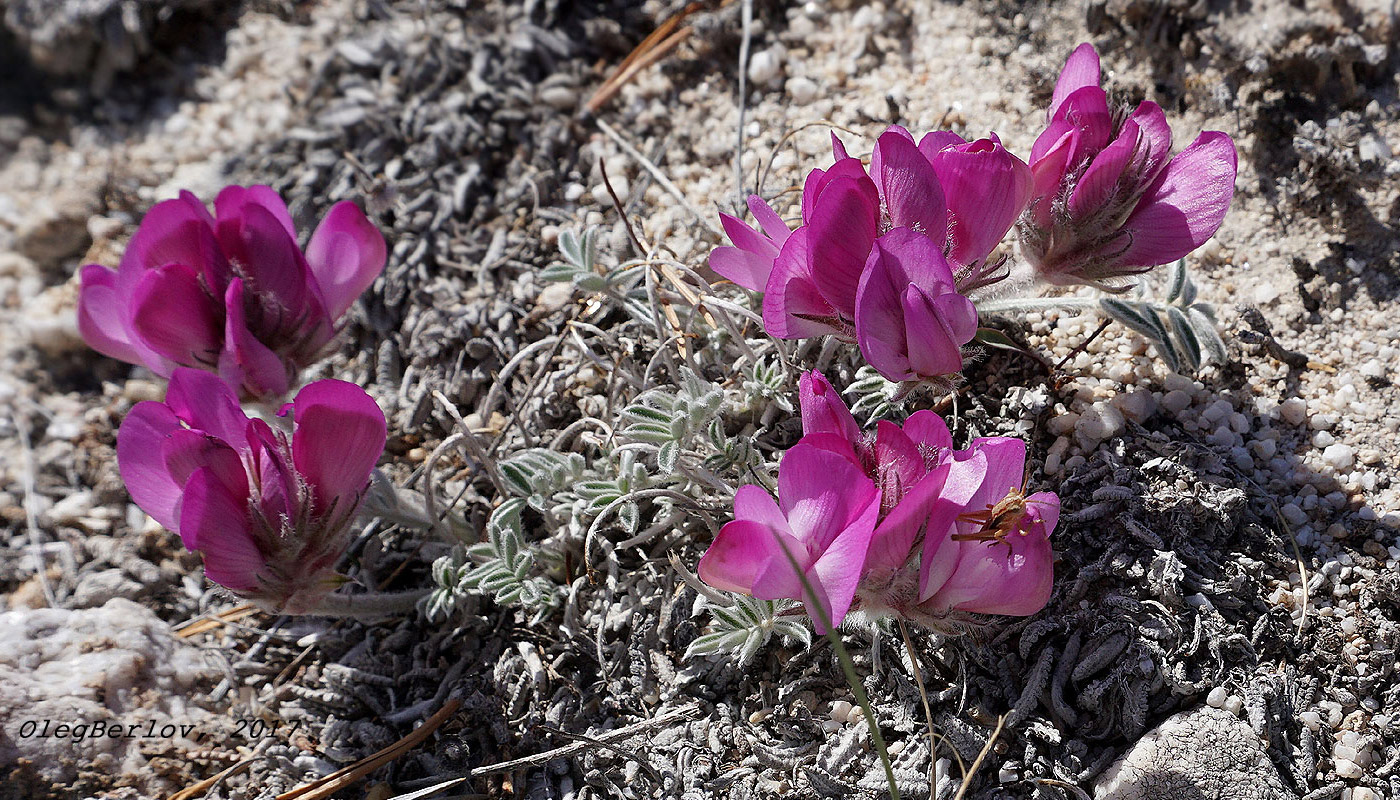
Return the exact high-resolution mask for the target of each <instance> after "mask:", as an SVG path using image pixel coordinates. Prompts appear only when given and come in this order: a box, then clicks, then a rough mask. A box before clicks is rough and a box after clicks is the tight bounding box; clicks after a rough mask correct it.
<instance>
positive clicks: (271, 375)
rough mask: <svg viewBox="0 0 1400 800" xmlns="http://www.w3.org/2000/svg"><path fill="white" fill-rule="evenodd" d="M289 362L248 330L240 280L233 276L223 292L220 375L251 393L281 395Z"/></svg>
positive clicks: (286, 382)
mask: <svg viewBox="0 0 1400 800" xmlns="http://www.w3.org/2000/svg"><path fill="white" fill-rule="evenodd" d="M290 372H291V370H290V369H289V366H288V364H286V363H285V362H284V361H283V360H282V358H281V357H280V356H278V355H277V354H276V353H274V352H273V351H272V349H271V348H270V347H268V346H267V345H265V344H263V343H262V342H260V341H258V339H257V337H255V336H253V334H252V332H251V331H249V330H248V323H247V320H246V318H245V315H244V300H243V281H242V280H240V279H238V278H235V279H233V280H232V281H230V282H229V285H228V291H226V292H225V293H224V349H223V352H222V353H220V354H219V376H220V377H221V378H223V379H224V380H226V381H228V382H229V384H231V385H233V386H241V387H243V390H244V391H245V392H247V393H248V394H249V395H251V396H252V397H264V398H270V397H281V396H282V395H284V394H286V393H287V389H288V388H289V385H290V382H291V377H290V374H289V373H290Z"/></svg>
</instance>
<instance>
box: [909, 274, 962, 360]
mask: <svg viewBox="0 0 1400 800" xmlns="http://www.w3.org/2000/svg"><path fill="white" fill-rule="evenodd" d="M901 303H902V305H903V310H904V330H905V341H906V343H907V345H906V352H907V356H908V360H909V371H910V373H912V375H913V376H915V377H917V378H932V377H936V376H939V375H949V374H952V373H954V372H959V371H961V370H962V345H964V344H967V343H968V342H969V341H971V340H972V335H975V334H976V332H977V325H976V315H977V311H976V309H975V307H973V306H972V301H970V300H968V299H967V298H966V297H963V296H962V295H960V294H957V293H956V292H949V293H947V294H944V295H942V296H939V297H929V296H928V295H927V294H926V293H925V292H924V291H923V290H922V289H920V288H919V287H917V286H910V287H908V288H907V289H905V290H904V296H903V297H902V298H901ZM969 314H970V315H971V317H972V319H973V325H972V332H971V334H970V335H968V336H967V338H966V339H962V340H961V341H959V338H960V336H959V334H960V333H965V332H966V330H965V326H964V330H962V331H955V330H954V329H953V327H952V325H953V324H954V322H955V321H958V320H962V319H965V318H966V317H967V316H968V315H969Z"/></svg>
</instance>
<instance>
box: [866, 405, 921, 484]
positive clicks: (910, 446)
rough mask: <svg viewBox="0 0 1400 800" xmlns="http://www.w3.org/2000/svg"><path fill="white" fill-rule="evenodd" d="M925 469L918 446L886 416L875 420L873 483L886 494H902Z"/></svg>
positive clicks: (917, 479)
mask: <svg viewBox="0 0 1400 800" xmlns="http://www.w3.org/2000/svg"><path fill="white" fill-rule="evenodd" d="M927 472H928V470H927V468H925V467H924V456H923V454H922V453H920V452H919V447H918V445H916V444H914V442H913V441H912V440H911V439H910V438H909V437H908V436H907V435H906V434H905V433H904V431H903V430H902V429H901V428H900V427H899V426H898V425H896V424H894V423H893V422H890V421H889V420H887V419H882V420H880V421H878V422H876V423H875V482H876V486H877V487H879V489H880V491H881V492H882V493H883V494H884V495H885V496H886V497H889V495H890V493H891V492H893V493H895V494H897V495H901V496H902V495H903V494H904V493H905V492H907V491H909V489H910V487H912V486H913V485H914V484H915V483H918V482H919V480H920V479H921V478H923V477H924V474H925V473H927Z"/></svg>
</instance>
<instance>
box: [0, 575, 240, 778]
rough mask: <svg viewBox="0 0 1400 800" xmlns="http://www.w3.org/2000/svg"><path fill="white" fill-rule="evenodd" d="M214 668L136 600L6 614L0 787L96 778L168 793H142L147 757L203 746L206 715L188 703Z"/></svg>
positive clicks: (2, 621) (0, 644)
mask: <svg viewBox="0 0 1400 800" xmlns="http://www.w3.org/2000/svg"><path fill="white" fill-rule="evenodd" d="M211 666H212V665H210V664H209V663H208V662H207V661H206V659H205V657H204V655H203V654H202V652H201V651H200V650H199V649H198V648H196V647H194V646H192V645H189V644H186V643H185V642H183V641H181V640H179V639H177V638H175V637H174V636H173V635H171V633H170V626H169V625H167V624H166V623H165V622H163V621H161V620H160V618H158V617H157V616H156V615H155V614H153V613H151V612H150V611H149V610H147V609H146V608H144V607H143V606H139V605H137V604H135V603H133V602H131V601H129V600H122V599H114V600H111V601H109V602H108V603H107V604H106V605H104V606H102V607H101V608H90V609H83V610H80V611H71V610H67V609H57V608H39V609H26V610H21V611H9V612H5V613H3V614H0V785H3V784H5V783H6V781H14V782H16V783H18V782H21V781H24V782H27V783H29V784H30V785H33V784H34V783H35V782H36V781H48V782H51V783H54V784H72V783H73V781H75V780H76V779H78V778H79V776H80V775H84V777H87V778H89V779H91V778H92V777H93V775H94V774H96V775H105V776H112V777H116V776H125V781H127V782H128V785H131V784H132V783H135V784H136V785H137V788H138V789H142V790H145V791H152V792H154V791H157V790H161V789H164V788H166V787H156V786H142V785H141V784H143V783H146V780H144V779H142V778H141V777H140V776H142V775H145V776H147V777H148V778H150V777H151V776H152V773H151V772H150V771H149V770H142V769H141V767H142V766H143V765H144V764H145V762H146V759H145V757H144V756H143V755H142V753H141V751H142V749H143V748H146V749H152V748H156V749H162V750H177V751H179V750H184V751H188V750H193V749H195V748H196V747H198V746H199V745H198V743H199V741H200V740H201V737H202V735H204V734H207V733H209V729H210V725H209V724H208V718H209V713H208V712H207V711H205V710H203V709H201V708H198V707H196V706H194V705H192V704H191V703H190V698H191V697H192V696H199V695H200V694H202V688H201V683H203V682H206V681H208V680H209V679H210V678H212V677H214V674H215V673H214V672H213V670H212V669H211ZM3 794H4V793H3V792H0V795H3Z"/></svg>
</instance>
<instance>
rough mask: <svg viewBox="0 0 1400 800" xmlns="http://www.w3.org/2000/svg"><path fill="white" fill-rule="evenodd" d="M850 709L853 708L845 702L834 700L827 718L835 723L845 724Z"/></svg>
mask: <svg viewBox="0 0 1400 800" xmlns="http://www.w3.org/2000/svg"><path fill="white" fill-rule="evenodd" d="M852 708H853V706H852V705H851V704H850V703H848V702H846V701H845V700H836V701H834V702H833V703H832V704H831V713H830V714H828V715H827V716H829V717H831V718H832V719H833V720H835V721H837V722H845V721H846V718H847V717H849V716H850V715H851V709H852Z"/></svg>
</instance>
